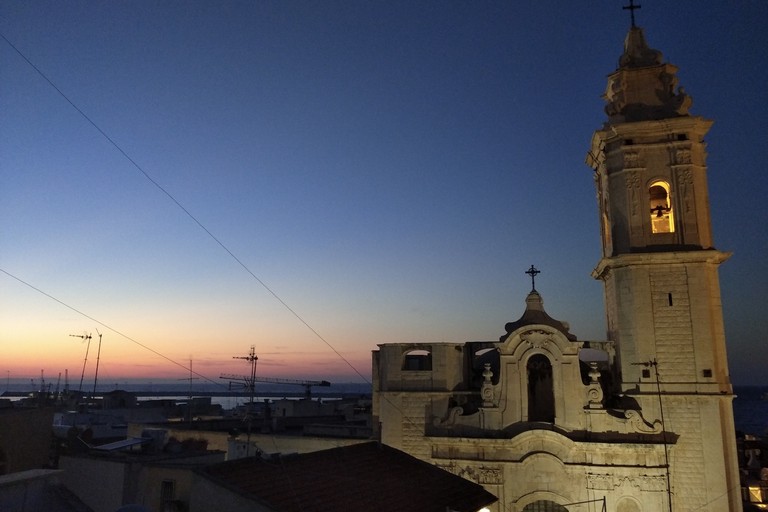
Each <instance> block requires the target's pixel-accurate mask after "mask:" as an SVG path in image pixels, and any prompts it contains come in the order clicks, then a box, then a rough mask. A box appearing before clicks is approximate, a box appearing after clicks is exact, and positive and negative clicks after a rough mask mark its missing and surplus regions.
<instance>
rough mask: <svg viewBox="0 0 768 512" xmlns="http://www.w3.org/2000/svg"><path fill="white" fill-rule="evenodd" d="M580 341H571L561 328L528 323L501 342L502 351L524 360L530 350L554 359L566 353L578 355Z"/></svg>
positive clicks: (504, 353)
mask: <svg viewBox="0 0 768 512" xmlns="http://www.w3.org/2000/svg"><path fill="white" fill-rule="evenodd" d="M580 347H581V343H580V342H573V341H570V340H569V339H568V338H566V337H565V335H564V334H563V333H562V332H560V331H559V330H557V329H555V328H553V327H550V326H548V325H541V324H539V325H526V326H524V327H521V328H519V329H517V330H515V331H513V332H511V333H510V334H509V336H508V337H507V339H506V340H504V341H503V342H502V343H500V347H499V349H500V353H501V355H502V356H504V355H512V356H514V358H515V359H516V360H522V359H523V357H525V356H526V353H528V352H538V353H544V354H549V355H550V356H551V357H552V358H553V359H554V360H559V359H560V358H561V357H562V356H564V355H578V349H579V348H580Z"/></svg>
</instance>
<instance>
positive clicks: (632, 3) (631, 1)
mask: <svg viewBox="0 0 768 512" xmlns="http://www.w3.org/2000/svg"><path fill="white" fill-rule="evenodd" d="M640 7H642V6H641V5H639V4H638V5H635V0H629V5H625V6H623V7H622V9H624V10H625V11H629V16H630V19H631V20H632V28H635V27H636V26H637V25H635V9H639V8H640Z"/></svg>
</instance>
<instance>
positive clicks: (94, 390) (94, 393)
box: [93, 329, 101, 396]
mask: <svg viewBox="0 0 768 512" xmlns="http://www.w3.org/2000/svg"><path fill="white" fill-rule="evenodd" d="M96 334H98V335H99V350H98V352H96V373H95V374H94V375H93V396H96V381H97V380H98V379H99V358H100V357H101V333H100V332H99V330H98V329H96Z"/></svg>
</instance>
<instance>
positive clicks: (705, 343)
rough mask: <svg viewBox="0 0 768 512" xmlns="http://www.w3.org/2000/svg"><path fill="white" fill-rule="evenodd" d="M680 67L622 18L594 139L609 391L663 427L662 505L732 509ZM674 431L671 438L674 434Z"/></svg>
mask: <svg viewBox="0 0 768 512" xmlns="http://www.w3.org/2000/svg"><path fill="white" fill-rule="evenodd" d="M676 73H677V68H676V67H675V66H674V65H672V64H669V63H664V62H663V60H662V55H661V53H660V52H659V51H657V50H654V49H651V48H650V47H649V46H648V44H647V43H646V40H645V37H644V35H643V31H642V29H640V28H638V27H636V26H634V23H633V26H632V27H631V28H630V30H629V33H628V34H627V37H626V40H625V43H624V53H623V54H622V55H621V57H620V59H619V66H618V69H616V71H614V72H613V73H611V74H610V75H609V76H608V86H607V89H606V92H605V94H604V96H603V97H604V99H605V101H606V107H605V111H606V114H607V120H606V122H605V123H604V124H603V127H602V128H601V129H599V130H597V131H596V132H595V134H594V136H593V138H592V145H591V149H590V151H589V153H588V156H587V163H588V164H589V165H590V166H591V167H592V168H593V169H594V171H595V182H596V187H597V199H598V209H599V213H600V226H601V239H602V259H601V260H600V262H599V263H598V265H597V268H596V269H595V270H594V272H593V276H594V277H595V278H596V279H599V280H601V281H603V283H604V287H605V302H606V315H607V324H608V338H609V339H610V340H612V341H614V342H615V345H616V364H615V368H614V372H615V375H614V382H615V384H616V388H617V389H615V390H614V391H615V392H617V393H621V394H624V395H631V396H632V397H633V398H635V399H636V400H637V401H638V403H639V404H640V405H641V407H642V408H643V410H644V411H645V414H646V417H647V416H648V415H650V416H655V417H656V418H658V419H661V420H662V422H663V429H664V431H665V432H666V433H668V434H669V438H670V444H669V449H668V467H669V473H668V477H669V478H668V480H669V492H670V502H671V503H670V510H675V511H678V510H680V511H682V510H701V511H711V512H715V511H723V510H730V511H735V510H741V500H740V496H739V475H738V465H737V459H736V445H735V432H734V424H733V409H732V399H733V394H732V388H731V382H730V378H729V373H728V362H727V358H726V350H725V333H724V328H723V317H722V307H721V302H720V287H719V278H718V267H719V265H720V264H721V263H723V262H724V261H725V260H727V259H728V257H729V256H730V254H729V253H725V252H721V251H718V250H716V249H715V248H714V244H713V239H712V226H711V222H710V209H709V199H708V190H707V167H706V156H707V153H706V144H705V142H704V136H705V135H706V134H707V132H708V130H709V128H710V127H711V126H712V121H709V120H707V119H704V118H703V117H699V116H694V115H691V114H690V113H689V109H690V107H691V103H692V102H691V98H690V97H689V96H688V95H687V94H686V93H685V91H684V90H683V88H682V87H679V86H678V83H677V82H678V79H677V77H676ZM673 440H674V442H673Z"/></svg>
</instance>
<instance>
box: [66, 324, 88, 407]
mask: <svg viewBox="0 0 768 512" xmlns="http://www.w3.org/2000/svg"><path fill="white" fill-rule="evenodd" d="M70 336H72V337H73V338H81V339H82V340H83V341H86V342H88V344H87V345H86V346H85V359H84V360H83V372H82V373H81V374H80V387H78V388H77V391H78V393H82V391H83V377H85V364H86V363H87V362H88V350H90V348H91V335H90V334H85V333H83V334H70Z"/></svg>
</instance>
